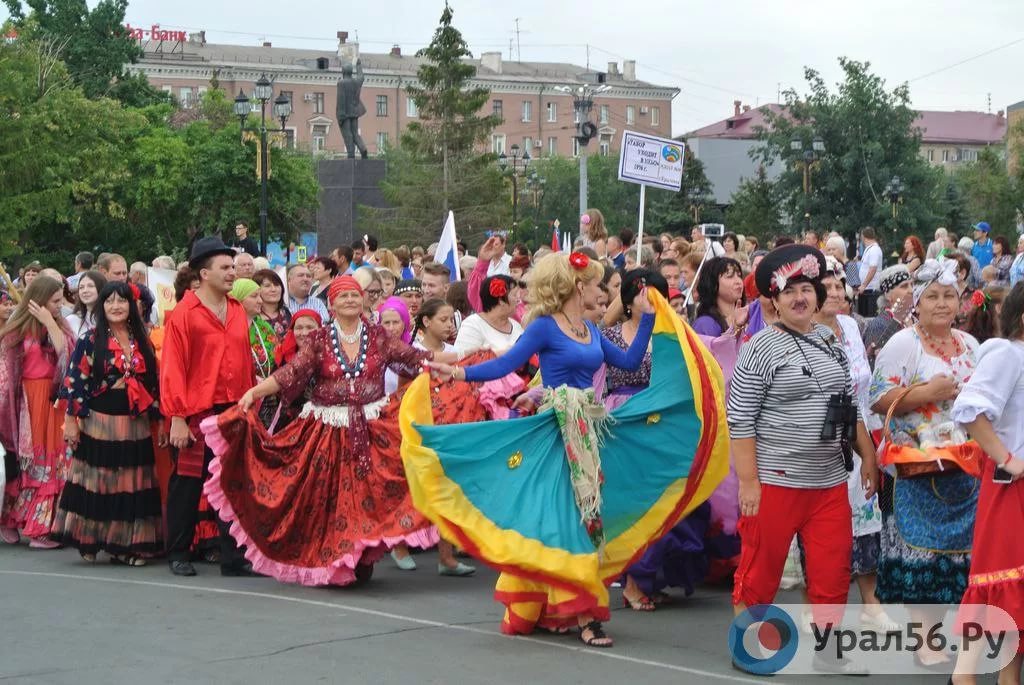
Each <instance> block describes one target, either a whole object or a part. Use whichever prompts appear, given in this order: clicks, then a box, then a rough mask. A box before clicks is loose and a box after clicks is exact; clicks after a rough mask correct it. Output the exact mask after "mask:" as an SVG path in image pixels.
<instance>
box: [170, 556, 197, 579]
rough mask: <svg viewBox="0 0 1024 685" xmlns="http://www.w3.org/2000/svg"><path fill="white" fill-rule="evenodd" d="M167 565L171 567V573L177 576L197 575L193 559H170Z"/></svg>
mask: <svg viewBox="0 0 1024 685" xmlns="http://www.w3.org/2000/svg"><path fill="white" fill-rule="evenodd" d="M167 565H168V566H170V567H171V573H173V574H174V575H176V576H194V575H196V567H195V566H193V565H192V562H191V561H185V560H183V559H179V560H177V561H175V560H173V559H172V560H170V561H168V562H167Z"/></svg>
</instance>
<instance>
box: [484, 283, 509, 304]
mask: <svg viewBox="0 0 1024 685" xmlns="http://www.w3.org/2000/svg"><path fill="white" fill-rule="evenodd" d="M487 290H488V292H490V293H491V297H496V298H498V299H499V300H500V299H501V298H503V297H505V296H506V295H508V284H507V283H505V281H504V280H503V279H501V278H495V279H494V280H492V281H491V284H490V285H489V286H487Z"/></svg>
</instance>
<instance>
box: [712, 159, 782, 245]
mask: <svg viewBox="0 0 1024 685" xmlns="http://www.w3.org/2000/svg"><path fill="white" fill-rule="evenodd" d="M725 224H726V226H727V227H728V229H729V230H730V231H732V232H733V233H739V234H742V235H752V236H756V237H757V238H759V239H760V241H761V244H762V245H766V244H768V242H769V240H770V239H771V238H773V237H775V236H778V235H781V234H783V233H785V227H784V226H783V223H782V213H781V211H780V209H779V198H778V194H777V191H776V188H775V185H774V184H773V183H772V182H771V181H769V180H768V176H767V174H766V173H765V170H764V167H763V166H760V165H759V166H758V167H757V175H756V176H754V178H745V179H743V180H742V181H741V182H740V185H739V188H737V189H736V192H734V193H733V195H732V197H731V198H730V204H729V208H728V209H727V210H726V212H725Z"/></svg>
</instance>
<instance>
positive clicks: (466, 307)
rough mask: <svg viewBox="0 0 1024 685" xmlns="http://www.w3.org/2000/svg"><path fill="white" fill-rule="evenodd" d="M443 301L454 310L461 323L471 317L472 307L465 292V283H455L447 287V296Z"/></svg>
mask: <svg viewBox="0 0 1024 685" xmlns="http://www.w3.org/2000/svg"><path fill="white" fill-rule="evenodd" d="M445 300H446V301H447V302H448V304H450V305H451V306H452V309H454V310H455V313H456V315H458V316H459V318H460V319H461V320H462V321H465V320H466V319H468V318H469V317H471V316H473V305H471V304H470V303H469V295H468V293H467V292H466V281H455V282H454V283H452V284H451V285H449V286H448V294H447V295H445Z"/></svg>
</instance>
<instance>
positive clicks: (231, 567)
mask: <svg viewBox="0 0 1024 685" xmlns="http://www.w3.org/2000/svg"><path fill="white" fill-rule="evenodd" d="M220 574H221V575H222V576H227V577H229V578H260V577H262V576H263V574H262V573H256V571H254V570H252V564H250V563H249V562H248V561H244V562H242V563H235V564H222V565H221V567H220Z"/></svg>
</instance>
